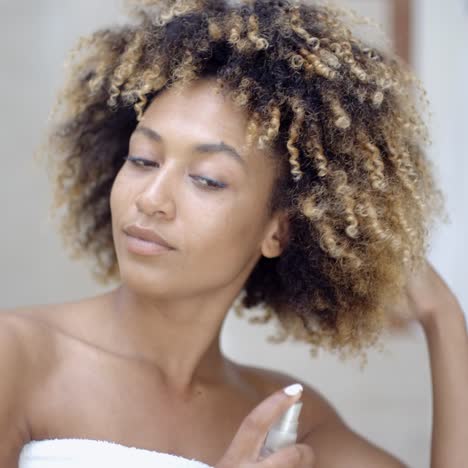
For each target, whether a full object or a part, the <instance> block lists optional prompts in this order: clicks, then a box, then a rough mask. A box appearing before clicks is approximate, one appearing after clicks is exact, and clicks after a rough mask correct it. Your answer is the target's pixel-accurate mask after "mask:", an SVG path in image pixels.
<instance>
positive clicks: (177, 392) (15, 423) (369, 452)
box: [0, 79, 468, 468]
mask: <svg viewBox="0 0 468 468" xmlns="http://www.w3.org/2000/svg"><path fill="white" fill-rule="evenodd" d="M213 84H214V83H213V82H212V81H211V80H209V79H204V80H200V81H199V82H197V83H195V84H192V85H191V86H190V87H189V88H187V89H185V90H184V91H183V92H182V93H178V92H176V91H175V90H168V91H165V92H164V93H162V94H161V95H159V96H157V97H156V98H155V99H154V101H153V102H152V103H151V105H150V106H149V108H148V110H147V111H146V113H145V115H144V118H143V120H142V121H141V122H140V123H139V125H138V130H137V131H135V132H134V133H133V135H132V137H131V139H130V143H129V154H130V156H132V157H134V158H140V159H139V160H138V161H136V160H133V161H130V160H128V161H126V162H125V164H124V166H123V167H122V170H121V171H120V173H119V174H118V176H117V178H116V180H115V183H114V186H113V189H112V194H111V210H112V228H113V234H114V242H115V248H116V252H117V257H118V262H119V268H120V274H121V284H120V286H119V287H117V288H116V289H114V290H113V291H111V292H109V293H106V294H103V295H100V296H96V297H93V298H89V299H85V300H82V301H78V302H71V303H67V304H57V305H48V306H35V307H29V308H17V309H14V310H9V311H4V312H3V313H1V314H0V375H2V378H1V379H0V433H1V434H2V443H1V444H0V466H2V467H5V468H13V467H16V466H17V461H18V456H19V453H20V450H21V448H22V446H23V445H24V444H25V443H27V442H28V441H30V440H43V439H51V438H74V437H77V438H87V439H98V440H109V441H114V442H117V443H120V444H122V445H127V446H132V447H140V448H145V449H149V450H156V451H160V452H167V453H174V454H178V455H181V456H185V457H187V458H195V459H198V460H200V461H203V462H205V463H207V464H209V465H212V466H216V467H217V468H234V466H236V467H237V468H239V467H244V468H254V467H257V468H277V467H280V466H285V465H284V459H282V460H281V457H282V456H283V457H285V456H287V454H288V453H289V455H291V454H294V455H292V456H293V457H295V458H294V460H293V459H291V461H290V462H288V463H290V464H288V466H291V467H297V468H306V467H307V468H312V467H313V468H334V467H337V468H341V467H343V466H346V467H348V468H353V467H356V468H357V467H359V468H363V467H373V468H374V467H375V468H377V467H380V468H398V467H400V468H401V467H404V465H403V463H402V462H401V461H399V460H398V459H397V458H396V457H394V456H392V455H390V454H388V453H386V452H385V451H384V450H382V449H380V448H379V447H376V446H375V445H373V444H371V443H370V442H368V441H367V440H365V439H364V438H362V437H360V436H359V435H358V434H356V433H354V432H353V431H352V430H351V429H350V428H348V427H347V426H346V424H345V423H344V422H343V421H342V419H341V418H340V416H339V415H338V414H337V412H336V411H335V409H334V408H333V406H332V405H331V404H330V403H329V402H328V401H327V400H326V399H325V398H324V397H323V396H322V395H320V394H319V393H318V392H317V391H316V390H314V389H313V388H311V387H310V386H308V385H307V384H306V383H305V382H303V381H301V380H298V379H297V378H293V377H292V376H289V375H287V374H284V373H280V372H277V371H273V370H267V369H260V368H255V367H249V366H243V365H240V364H237V363H235V362H233V361H231V360H229V359H228V358H227V357H225V356H223V355H222V353H221V350H220V344H219V338H220V331H221V327H222V324H223V321H224V319H225V317H226V314H227V313H228V311H229V309H230V307H231V306H232V303H233V301H234V300H235V298H236V297H237V296H238V294H239V292H240V291H241V289H242V286H243V284H244V283H245V281H246V279H247V278H248V276H249V274H250V272H251V271H252V269H253V267H254V266H255V264H256V262H257V261H258V259H259V258H260V257H261V255H264V256H266V257H275V256H278V255H280V254H281V252H282V250H283V249H284V246H285V245H286V243H287V237H288V224H287V218H286V216H284V214H283V213H281V212H278V213H275V214H274V215H273V216H271V217H269V216H268V215H267V210H266V202H267V199H268V197H269V194H270V191H271V189H272V186H273V181H274V177H275V174H276V167H275V166H274V165H273V164H272V162H271V160H270V159H269V158H268V157H267V155H266V154H265V153H262V151H260V150H252V151H251V152H249V153H248V154H246V153H245V152H243V151H242V149H243V147H244V144H245V130H246V124H247V119H246V116H245V115H244V114H243V113H242V112H241V111H240V110H239V109H237V108H235V107H234V105H233V104H232V103H231V102H230V101H229V100H228V99H226V98H224V97H223V96H221V95H219V94H217V93H215V92H214V89H213V88H214V86H213ZM143 128H144V129H143ZM155 132H156V133H157V135H159V137H157V136H156V133H155ZM220 142H224V144H226V145H229V146H231V147H232V148H234V149H235V150H236V151H237V152H238V154H239V155H240V156H241V158H242V161H240V160H239V159H238V158H236V157H233V156H232V153H230V154H228V153H225V152H219V151H218V152H210V153H208V152H206V151H204V152H201V151H200V150H196V147H197V146H199V145H200V144H219V143H220ZM205 150H206V147H205ZM141 158H143V159H144V160H145V161H142V160H141ZM143 164H145V166H142V165H143ZM208 181H210V182H208ZM213 181H215V182H216V184H218V185H219V184H222V188H217V189H213V188H211V187H210V188H209V187H208V186H207V185H211V184H212V183H213ZM132 223H136V224H139V225H143V226H146V227H149V228H151V229H153V230H155V231H157V232H158V234H159V235H161V236H162V237H164V238H165V240H166V241H167V242H169V243H170V244H172V245H173V247H174V249H173V250H171V251H168V252H165V253H164V254H162V255H158V256H154V257H148V256H146V257H145V256H141V255H138V254H135V253H133V252H131V251H129V250H128V248H127V247H128V246H127V237H126V235H125V233H124V232H123V230H124V229H125V227H126V226H128V224H132ZM239 240H242V241H241V242H239ZM447 296H448V295H447ZM439 306H440V304H438V307H439ZM434 315H436V314H434ZM453 315H457V314H456V313H454V314H453ZM430 322H431V323H432V321H430ZM434 328H435V326H434ZM460 341H461V342H462V341H463V340H462V339H461V337H460ZM461 344H462V343H460V345H461ZM435 346H436V347H437V348H440V347H443V345H441V344H440V343H437V344H436V345H435ZM458 351H459V352H461V357H460V359H461V360H465V361H464V362H465V363H466V362H468V358H467V357H466V355H464V354H463V353H464V352H465V351H466V350H460V349H459V350H458ZM435 352H439V351H438V350H436V351H435ZM453 352H454V351H450V354H451V353H453ZM445 354H447V353H445ZM467 354H468V353H467ZM449 357H450V356H447V355H446V356H444V358H443V360H444V359H449ZM441 359H442V358H441ZM436 360H437V359H436ZM443 360H442V362H444V361H443ZM459 364H460V363H459ZM459 364H457V365H459ZM467 367H468V366H467ZM437 368H438V369H439V374H436V378H438V379H439V378H440V379H443V378H444V375H442V374H443V373H444V372H447V371H446V370H444V369H442V366H441V365H440V364H439V367H437ZM452 372H455V369H453V370H452ZM465 378H466V376H463V379H465ZM296 382H299V383H301V384H302V385H303V387H304V391H303V393H302V396H301V399H302V401H303V402H304V405H303V409H302V412H301V419H300V423H299V437H298V444H297V445H296V446H293V447H291V448H289V449H283V450H284V451H286V452H283V454H282V455H281V453H280V452H281V451H280V452H277V453H276V454H274V455H271V456H270V457H267V458H265V459H264V460H261V461H257V460H256V456H257V455H258V454H256V452H255V450H257V449H258V443H257V444H256V445H255V447H253V446H252V445H251V443H252V437H253V435H254V434H256V435H255V436H254V437H255V439H256V440H257V441H258V440H263V439H264V437H265V435H266V432H267V430H268V426H269V425H270V424H271V423H272V422H273V421H274V420H275V419H276V418H277V416H278V414H281V413H282V412H283V411H284V410H285V409H286V408H287V407H288V406H289V405H290V404H292V403H294V398H293V399H291V397H287V396H284V395H282V394H281V396H278V395H279V394H280V393H279V392H280V391H281V389H282V388H284V387H285V386H288V385H290V384H292V383H296ZM461 383H465V385H464V388H468V379H466V380H464V381H463V382H461ZM440 385H444V384H440ZM452 409H453V407H452ZM444 411H445V410H444ZM447 411H448V410H447ZM441 433H443V430H441ZM246 434H247V435H248V437H246ZM442 435H443V434H442ZM336 447H340V450H336ZM285 453H286V455H285ZM236 463H237V465H236ZM433 466H434V467H436V466H437V468H438V467H439V466H442V465H433ZM446 466H448V465H446ZM451 466H455V465H451Z"/></svg>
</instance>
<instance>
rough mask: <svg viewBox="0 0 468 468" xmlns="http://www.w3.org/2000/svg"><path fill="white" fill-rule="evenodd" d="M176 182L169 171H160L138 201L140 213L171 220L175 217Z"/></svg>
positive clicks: (146, 186) (144, 189)
mask: <svg viewBox="0 0 468 468" xmlns="http://www.w3.org/2000/svg"><path fill="white" fill-rule="evenodd" d="M174 187H175V180H174V178H173V177H172V176H171V175H170V174H169V172H168V171H164V170H163V169H160V170H159V171H158V172H157V174H156V175H155V176H153V177H151V180H150V181H149V182H148V183H147V184H146V185H145V187H144V188H143V190H142V191H141V192H140V194H139V195H138V197H137V199H136V206H137V208H138V211H140V212H141V213H143V214H145V215H146V216H151V217H152V216H159V217H162V218H167V219H171V218H173V217H174V215H175V199H174V193H173V190H174Z"/></svg>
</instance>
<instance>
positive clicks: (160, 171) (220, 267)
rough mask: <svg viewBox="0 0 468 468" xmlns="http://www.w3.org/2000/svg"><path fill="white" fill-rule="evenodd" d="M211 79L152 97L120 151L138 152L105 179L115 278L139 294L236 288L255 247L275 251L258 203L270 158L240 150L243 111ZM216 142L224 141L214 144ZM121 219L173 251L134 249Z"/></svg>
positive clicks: (263, 205)
mask: <svg viewBox="0 0 468 468" xmlns="http://www.w3.org/2000/svg"><path fill="white" fill-rule="evenodd" d="M214 83H215V82H214V80H213V81H212V80H211V79H204V80H199V81H197V82H196V83H194V84H192V85H191V86H190V87H189V88H187V89H186V90H184V91H183V92H182V93H178V92H177V91H175V90H173V89H169V90H166V91H165V92H163V93H161V94H160V95H158V96H157V97H156V98H155V99H154V100H153V102H152V103H151V104H150V106H149V107H148V109H147V111H146V112H145V114H144V117H143V119H142V120H141V121H140V123H139V125H138V126H137V128H136V130H135V131H134V132H133V134H132V136H131V138H130V142H129V156H131V157H133V158H139V159H138V160H135V161H133V162H132V161H130V160H127V161H126V162H125V164H124V165H123V167H122V169H121V170H120V172H119V173H118V175H117V177H116V180H115V182H114V185H113V188H112V193H111V212H112V229H113V236H114V243H115V248H116V253H117V258H118V263H119V268H120V276H121V280H122V282H123V283H124V284H127V285H128V286H130V287H132V289H136V290H138V291H141V292H143V293H145V294H148V295H157V296H158V297H166V298H170V297H174V295H176V297H178V298H180V299H182V298H184V297H189V296H192V295H195V294H204V293H209V292H212V291H215V290H217V289H220V288H221V289H222V288H226V287H228V286H229V285H231V287H232V284H233V282H234V283H238V284H240V286H241V287H242V285H243V283H244V282H245V280H246V279H247V277H248V275H249V273H250V271H251V270H252V269H253V267H254V266H255V264H256V263H257V261H258V259H259V258H260V256H261V255H262V254H263V255H265V256H268V257H273V256H276V255H279V254H280V250H279V249H280V239H279V237H278V235H281V232H283V233H284V228H285V225H284V220H283V218H280V217H278V216H277V215H274V216H273V217H268V211H267V204H268V200H269V198H270V193H271V190H272V187H273V183H274V181H275V177H276V169H275V166H274V165H273V164H272V162H271V160H269V159H268V157H267V156H266V154H264V153H263V152H261V151H260V150H257V149H253V150H251V152H250V153H249V154H245V152H243V151H242V148H243V146H244V144H245V136H246V135H245V132H246V124H247V119H246V116H245V115H244V113H243V112H242V111H241V110H238V109H237V108H236V107H235V106H234V105H233V104H232V103H231V102H230V101H229V100H228V99H227V98H225V97H223V96H222V95H221V94H216V92H215V91H214ZM221 144H224V145H226V146H229V147H230V148H232V149H227V148H226V149H224V150H223V149H222V148H220V147H218V148H215V147H214V145H221ZM235 153H238V154H237V155H236V154H235ZM142 160H144V161H142ZM144 164H146V167H145V166H144ZM130 225H138V226H140V227H145V228H147V229H149V230H151V231H153V232H156V233H157V234H158V235H159V236H161V237H162V238H164V239H165V240H166V242H168V243H169V244H170V245H172V246H173V247H174V248H173V250H167V251H164V252H163V253H160V254H157V255H143V254H142V253H141V252H139V251H138V246H137V249H135V247H134V243H135V242H134V240H132V238H131V237H128V236H127V234H126V233H125V231H128V226H130ZM281 229H283V231H281ZM132 246H133V247H132Z"/></svg>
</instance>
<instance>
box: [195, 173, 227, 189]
mask: <svg viewBox="0 0 468 468" xmlns="http://www.w3.org/2000/svg"><path fill="white" fill-rule="evenodd" d="M194 179H197V180H198V181H200V182H202V183H201V185H202V186H203V187H206V188H208V189H209V190H220V189H223V188H225V187H226V184H223V183H222V182H218V181H216V180H212V179H207V178H206V177H197V176H194Z"/></svg>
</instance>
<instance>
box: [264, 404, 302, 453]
mask: <svg viewBox="0 0 468 468" xmlns="http://www.w3.org/2000/svg"><path fill="white" fill-rule="evenodd" d="M301 408H302V402H297V403H294V405H292V406H291V407H290V408H288V409H287V410H286V411H285V413H284V414H283V415H282V416H281V417H280V418H279V419H278V420H277V421H276V422H275V423H274V424H273V426H272V427H271V428H270V430H269V432H268V434H267V435H266V438H265V442H264V444H263V447H262V449H261V451H260V459H262V458H265V457H267V456H268V455H270V454H272V453H274V452H276V451H277V450H279V449H281V448H283V447H287V446H288V445H293V444H295V443H296V440H297V427H298V423H299V413H300V412H301Z"/></svg>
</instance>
